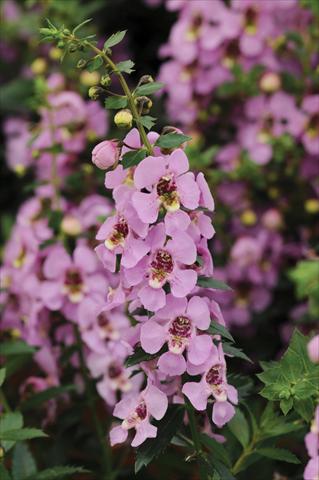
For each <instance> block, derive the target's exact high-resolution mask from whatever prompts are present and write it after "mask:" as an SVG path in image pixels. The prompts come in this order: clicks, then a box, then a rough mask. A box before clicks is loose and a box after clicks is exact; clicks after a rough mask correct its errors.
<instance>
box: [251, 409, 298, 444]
mask: <svg viewBox="0 0 319 480" xmlns="http://www.w3.org/2000/svg"><path fill="white" fill-rule="evenodd" d="M300 428H302V424H301V423H300V422H293V421H291V419H290V418H287V417H284V416H283V415H279V414H277V413H276V412H275V410H274V403H273V402H269V403H268V404H267V406H266V408H265V410H264V411H263V413H262V416H261V418H260V433H261V436H262V438H263V439H267V438H273V437H278V436H282V435H287V434H290V433H291V432H294V431H296V430H300Z"/></svg>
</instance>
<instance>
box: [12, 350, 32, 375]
mask: <svg viewBox="0 0 319 480" xmlns="http://www.w3.org/2000/svg"><path fill="white" fill-rule="evenodd" d="M31 360H32V357H31V355H30V354H24V355H12V356H10V357H8V358H7V361H6V378H7V379H8V378H9V377H11V375H13V374H14V373H15V372H17V371H18V370H20V368H25V367H26V365H28V363H30V362H31Z"/></svg>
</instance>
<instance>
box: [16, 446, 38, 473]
mask: <svg viewBox="0 0 319 480" xmlns="http://www.w3.org/2000/svg"><path fill="white" fill-rule="evenodd" d="M36 472H37V466H36V463H35V461H34V458H33V456H32V454H31V452H30V450H29V448H28V446H27V445H26V444H25V443H17V444H16V446H15V447H14V450H13V456H12V475H13V478H14V480H24V479H25V478H26V477H28V476H29V475H33V474H34V473H36Z"/></svg>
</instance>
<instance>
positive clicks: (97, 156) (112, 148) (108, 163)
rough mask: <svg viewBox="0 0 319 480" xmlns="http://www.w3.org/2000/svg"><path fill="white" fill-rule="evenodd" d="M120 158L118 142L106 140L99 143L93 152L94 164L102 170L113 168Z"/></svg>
mask: <svg viewBox="0 0 319 480" xmlns="http://www.w3.org/2000/svg"><path fill="white" fill-rule="evenodd" d="M119 157H120V149H119V146H118V143H117V141H116V140H105V141H104V142H101V143H98V144H97V145H96V146H95V147H94V149H93V151H92V163H94V165H96V166H97V167H98V168H100V169H101V170H107V169H108V168H110V167H112V166H113V165H114V164H115V163H116V162H117V161H118V160H119Z"/></svg>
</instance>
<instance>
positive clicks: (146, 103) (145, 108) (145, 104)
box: [134, 96, 153, 114]
mask: <svg viewBox="0 0 319 480" xmlns="http://www.w3.org/2000/svg"><path fill="white" fill-rule="evenodd" d="M134 101H135V104H136V106H137V108H138V111H139V112H141V113H142V114H146V113H149V111H150V109H151V108H152V105H153V102H152V100H151V99H150V98H148V97H145V96H142V97H137V98H136V99H135V100H134Z"/></svg>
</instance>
